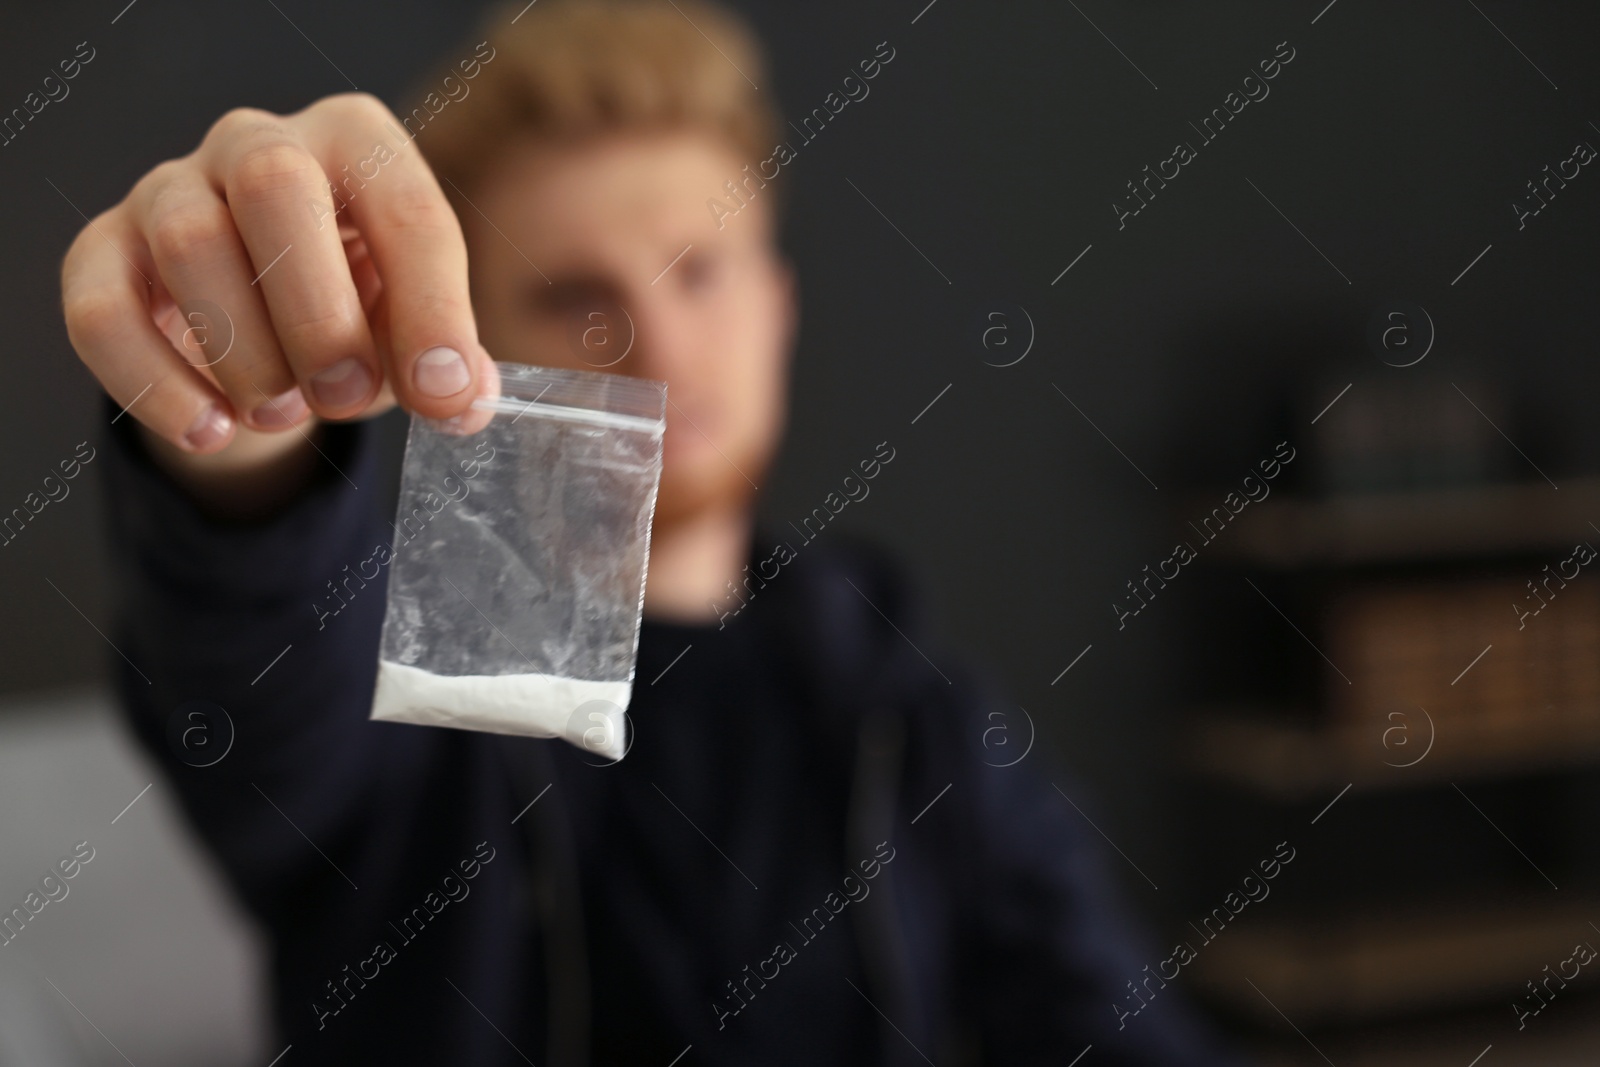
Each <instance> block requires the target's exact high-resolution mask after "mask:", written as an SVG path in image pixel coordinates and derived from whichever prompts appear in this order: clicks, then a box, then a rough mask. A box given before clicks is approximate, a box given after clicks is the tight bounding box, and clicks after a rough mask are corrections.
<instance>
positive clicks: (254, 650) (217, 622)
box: [101, 398, 430, 916]
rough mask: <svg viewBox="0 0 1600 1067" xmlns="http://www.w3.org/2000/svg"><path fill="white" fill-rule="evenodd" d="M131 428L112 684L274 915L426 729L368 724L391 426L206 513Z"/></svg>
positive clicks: (195, 811)
mask: <svg viewBox="0 0 1600 1067" xmlns="http://www.w3.org/2000/svg"><path fill="white" fill-rule="evenodd" d="M103 410H104V411H105V413H106V416H107V419H108V421H109V419H110V417H111V416H112V415H115V414H116V410H117V409H116V406H115V404H114V403H113V402H112V401H110V400H109V398H106V399H105V400H104V405H103ZM135 430H136V427H135V426H134V422H133V420H132V419H120V420H118V421H117V422H115V423H110V425H109V429H106V430H104V431H102V434H101V437H102V442H103V445H104V451H105V453H106V460H105V466H104V470H105V471H106V474H105V484H106V487H107V490H106V491H107V494H108V498H109V499H108V505H109V506H108V508H107V512H108V525H109V530H108V533H109V537H108V542H109V546H110V555H111V562H112V573H113V576H114V581H115V590H114V598H113V600H114V605H115V607H114V620H113V623H112V627H111V628H110V633H109V635H108V636H109V637H110V639H111V641H112V642H113V644H114V645H115V647H116V649H117V654H116V655H113V656H112V657H111V662H112V665H113V668H114V671H115V674H114V686H115V691H116V694H117V697H118V701H119V703H120V705H121V706H122V709H123V711H124V713H125V715H126V716H127V718H128V721H129V723H130V725H131V727H132V729H133V732H134V733H135V734H136V735H137V737H138V738H139V740H140V741H141V743H142V744H143V745H144V747H145V748H146V749H147V750H148V751H149V752H150V754H151V755H152V756H153V758H154V759H155V760H156V762H158V763H159V764H161V766H162V767H163V769H164V770H165V771H166V772H167V774H168V777H169V779H170V781H171V783H172V785H173V787H174V788H175V789H176V791H177V792H178V794H179V798H180V801H181V803H182V804H183V806H184V808H185V810H186V811H187V813H188V816H189V818H190V820H191V821H192V822H193V823H194V825H195V826H196V828H197V829H198V830H199V832H200V834H201V836H202V837H203V838H204V839H205V840H206V842H207V844H208V845H210V846H211V848H212V849H213V850H214V851H215V852H216V853H217V854H218V857H219V859H221V861H222V863H223V866H224V868H225V870H226V871H227V873H228V874H229V876H230V877H231V878H232V879H233V881H234V883H235V885H236V887H237V888H238V889H239V890H240V892H241V894H242V895H243V896H244V897H245V899H246V901H247V902H248V903H250V904H251V905H252V907H254V908H255V909H256V910H257V911H258V913H264V914H268V915H269V916H270V915H271V914H272V913H273V909H275V908H282V907H283V906H284V901H286V900H292V899H293V898H295V897H300V896H302V895H303V894H304V893H307V892H312V891H316V890H317V889H318V888H319V887H320V883H321V881H322V880H327V879H331V880H333V881H335V882H337V881H339V878H340V875H339V874H336V873H335V870H341V871H342V870H349V869H353V867H354V865H355V863H356V860H355V858H354V857H353V855H352V854H353V853H354V852H356V851H357V850H358V849H359V847H360V842H361V839H362V837H363V830H364V826H363V823H364V822H370V821H371V820H373V819H374V818H376V817H377V813H376V812H374V810H373V808H374V805H373V804H372V802H371V795H372V790H373V787H374V782H375V780H376V778H377V776H378V774H379V771H380V768H381V769H382V771H383V772H384V773H387V774H393V773H395V772H396V771H401V772H403V771H404V770H405V768H406V766H407V761H408V760H412V761H414V760H415V759H417V758H419V757H420V755H421V753H422V749H423V746H425V745H426V744H428V743H429V741H430V739H429V738H428V737H427V736H426V734H427V733H428V732H427V731H415V730H413V731H410V732H406V731H404V730H403V729H402V730H396V729H394V728H389V729H384V728H383V726H384V725H386V724H371V723H369V722H368V721H367V720H368V714H369V712H370V708H371V701H372V691H373V686H374V683H375V680H376V673H377V648H378V638H379V634H380V631H381V627H382V619H383V611H384V604H385V588H386V579H387V569H386V568H385V567H382V566H380V565H379V562H378V559H379V556H380V554H379V553H377V552H376V549H377V547H378V546H379V545H380V544H382V545H387V544H388V542H389V540H390V530H389V528H388V525H387V523H386V522H385V521H384V516H383V514H382V511H383V508H382V506H381V501H382V499H383V496H384V494H383V487H384V472H383V470H382V463H381V456H380V453H381V451H382V449H381V448H380V444H381V439H380V433H379V431H380V427H379V426H378V425H376V424H375V421H374V420H366V421H362V422H354V423H342V424H328V425H327V426H326V427H325V428H324V433H323V436H322V439H321V441H320V442H319V448H320V451H321V453H322V456H323V458H324V462H323V463H322V464H321V465H320V467H319V468H318V470H317V472H316V475H315V477H314V480H313V482H312V484H311V485H310V486H309V487H308V488H307V489H306V490H305V491H304V492H303V493H302V494H301V496H299V497H298V498H297V499H296V500H295V501H294V502H292V503H291V504H290V505H289V506H287V507H286V508H284V509H283V510H281V511H279V512H277V513H275V514H274V515H273V516H271V517H270V518H268V519H265V520H262V521H256V522H232V521H224V520H219V519H215V518H211V517H209V516H207V515H206V514H205V513H203V512H202V511H200V510H199V509H198V508H197V507H196V506H195V504H194V503H193V501H192V500H191V498H190V497H189V496H188V495H187V493H186V492H185V491H184V490H183V489H182V487H181V486H179V485H178V484H177V483H176V482H175V481H174V480H173V479H172V478H171V477H170V476H169V475H167V473H166V472H165V471H164V470H163V469H162V468H160V467H159V466H157V465H156V464H155V462H154V461H153V460H152V459H151V457H150V455H149V453H148V452H147V451H146V450H145V448H144V445H143V442H142V440H141V439H140V438H139V436H138V435H137V433H136V432H135ZM381 558H382V559H383V560H385V561H386V560H387V558H388V557H387V553H382V554H381ZM197 710H198V711H201V712H203V713H204V714H202V715H201V716H198V717H196V716H195V715H193V714H192V713H193V712H195V711H197ZM308 840H309V841H311V842H312V843H313V844H314V845H315V846H316V849H317V850H320V851H321V852H322V853H323V854H324V857H325V858H326V860H327V861H328V862H327V863H324V862H323V859H319V858H318V855H317V852H316V851H313V850H312V849H308V848H306V845H305V843H306V841H308ZM341 860H343V861H344V862H343V863H341ZM330 868H332V869H330Z"/></svg>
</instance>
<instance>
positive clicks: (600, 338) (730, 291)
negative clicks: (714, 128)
mask: <svg viewBox="0 0 1600 1067" xmlns="http://www.w3.org/2000/svg"><path fill="white" fill-rule="evenodd" d="M741 168H742V164H741V163H740V162H739V161H738V158H737V156H736V155H735V154H734V153H733V152H732V150H731V149H728V148H726V147H724V146H723V145H722V144H721V142H720V141H717V140H715V139H713V138H709V137H706V136H704V135H700V134H694V133H676V132H669V133H659V134H656V133H652V134H617V135H609V136H606V137H604V138H602V139H594V140H586V141H582V142H577V143H571V144H553V143H548V142H537V141H533V140H528V141H526V142H522V143H512V144H510V145H508V146H507V148H506V150H505V152H504V154H503V156H502V159H501V161H500V162H498V163H497V164H496V166H495V168H494V169H493V170H492V171H491V172H490V173H489V174H488V175H486V177H485V178H484V180H483V181H482V182H480V183H479V184H478V185H477V187H476V188H475V189H473V190H470V191H469V193H468V195H469V196H471V198H472V202H473V205H475V207H476V210H474V208H473V207H467V208H465V209H463V211H462V213H461V214H462V219H461V221H462V226H463V228H464V230H465V232H466V236H467V244H468V248H469V252H470V257H471V258H470V262H471V269H472V291H473V307H474V309H475V311H476V313H477V319H478V331H479V335H480V338H481V339H482V341H483V343H484V345H485V346H486V347H487V348H488V350H489V352H490V354H492V355H493V356H494V358H496V359H499V360H504V361H508V362H515V363H535V364H539V365H542V366H549V367H571V368H576V369H580V370H604V371H607V372H610V373H616V374H627V375H632V376H635V377H640V378H654V379H657V380H660V381H665V382H666V383H667V401H668V403H667V430H666V437H665V440H664V446H663V447H664V459H663V470H662V477H661V491H660V496H659V498H658V501H657V511H656V521H657V523H658V524H660V523H664V522H676V521H680V520H681V519H684V518H688V517H692V516H695V515H700V514H704V513H705V512H706V511H707V510H708V509H715V508H727V507H730V506H734V507H745V506H748V503H749V498H750V495H751V494H752V493H753V492H754V488H753V486H752V484H751V483H752V482H753V481H757V480H758V479H759V478H760V477H761V476H762V474H763V472H764V471H765V470H766V467H767V465H768V463H769V461H770V459H771V457H772V454H773V452H774V451H775V450H776V447H777V443H778V440H779V437H780V436H781V433H782V430H783V421H784V411H785V388H786V383H787V373H788V358H789V352H790V348H791V343H792V340H793V333H794V325H795V299H794V286H793V280H792V274H791V272H790V270H789V268H788V265H787V264H786V263H785V262H784V261H783V260H782V259H781V257H780V256H779V255H778V253H777V250H776V246H775V242H774V237H773V227H772V219H771V212H770V209H769V207H768V204H767V202H766V201H764V200H763V199H762V195H763V194H762V193H761V192H760V191H759V190H757V191H755V192H754V194H753V196H752V197H751V198H750V202H749V204H748V206H746V207H745V208H744V209H743V210H742V211H740V212H739V213H738V214H737V215H736V216H724V218H723V227H722V228H721V229H720V230H719V229H718V228H717V223H716V220H715V219H714V218H713V217H712V213H711V211H710V209H709V208H708V207H707V206H706V202H707V200H708V199H710V198H712V197H719V198H721V199H722V200H723V201H724V202H725V203H727V202H728V200H727V194H726V191H725V190H724V188H723V186H724V183H725V182H727V181H728V180H729V179H734V178H737V177H739V172H740V170H741ZM751 188H752V189H755V185H754V183H752V185H751ZM767 195H768V196H770V193H769V194H767ZM730 206H734V205H730ZM685 249H687V251H685Z"/></svg>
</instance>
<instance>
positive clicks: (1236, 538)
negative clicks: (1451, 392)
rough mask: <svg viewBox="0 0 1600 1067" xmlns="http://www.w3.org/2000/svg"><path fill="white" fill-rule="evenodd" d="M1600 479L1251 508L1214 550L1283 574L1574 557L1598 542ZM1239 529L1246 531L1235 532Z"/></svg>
mask: <svg viewBox="0 0 1600 1067" xmlns="http://www.w3.org/2000/svg"><path fill="white" fill-rule="evenodd" d="M1219 499H1221V494H1217V495H1215V496H1210V497H1196V498H1194V500H1193V501H1191V505H1192V510H1191V511H1189V512H1187V513H1186V514H1184V515H1183V516H1181V520H1182V521H1188V520H1190V519H1195V520H1196V521H1198V518H1199V517H1200V516H1203V515H1204V514H1206V512H1205V511H1204V510H1202V509H1205V508H1209V507H1211V506H1212V505H1213V504H1215V502H1216V501H1217V500H1219ZM1595 515H1600V478H1582V479H1578V478H1575V479H1571V480H1564V481H1563V482H1562V484H1561V487H1560V489H1559V490H1557V489H1554V488H1552V487H1551V486H1550V484H1549V483H1547V482H1531V483H1515V484H1500V485H1485V486H1475V487H1470V488H1457V489H1433V490H1426V491H1408V492H1385V493H1363V494H1350V495H1345V496H1334V497H1327V498H1323V499H1317V500H1309V499H1289V498H1283V497H1280V498H1276V499H1274V498H1268V499H1267V500H1264V501H1262V502H1261V503H1259V504H1249V505H1247V506H1246V507H1245V509H1244V510H1243V511H1241V512H1240V513H1239V515H1238V516H1237V517H1236V521H1233V522H1230V523H1229V525H1228V526H1227V527H1226V528H1224V529H1223V531H1222V533H1221V534H1219V535H1217V537H1216V539H1215V541H1212V542H1207V543H1206V545H1205V548H1204V552H1205V554H1206V556H1207V557H1208V558H1209V559H1211V560H1213V561H1216V562H1221V561H1224V560H1226V561H1228V562H1235V563H1251V564H1255V565H1258V566H1261V567H1266V568H1271V569H1275V570H1287V569H1292V568H1297V567H1338V566H1358V565H1370V564H1386V563H1405V562H1430V563H1431V562H1437V561H1440V560H1444V559H1473V558H1482V557H1489V556H1505V555H1521V554H1527V553H1532V552H1541V551H1549V550H1568V549H1571V548H1572V547H1573V545H1574V544H1576V543H1577V541H1578V540H1581V539H1584V538H1585V534H1586V533H1593V534H1594V535H1595V538H1596V540H1600V531H1596V530H1595V528H1594V527H1593V526H1592V525H1591V522H1592V520H1593V517H1594V516H1595ZM1235 527H1236V528H1235Z"/></svg>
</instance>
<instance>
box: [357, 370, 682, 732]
mask: <svg viewBox="0 0 1600 1067" xmlns="http://www.w3.org/2000/svg"><path fill="white" fill-rule="evenodd" d="M495 366H496V367H497V368H498V370H499V372H500V378H501V396H500V397H498V398H494V399H490V398H485V397H479V398H478V399H477V400H475V401H473V404H474V406H476V407H480V408H487V409H492V410H493V411H494V415H493V417H492V418H491V419H490V421H489V424H488V425H487V426H486V427H485V428H484V429H482V430H480V431H479V432H477V433H475V434H470V435H461V434H454V433H450V432H447V431H445V430H442V429H440V428H439V424H438V423H436V422H435V421H434V420H431V419H427V418H424V417H420V416H416V415H413V416H412V420H411V429H410V432H409V434H408V436H407V438H406V451H405V460H404V464H403V467H402V471H401V485H400V501H399V507H398V511H397V514H396V517H395V523H394V532H395V543H394V548H393V562H392V565H391V569H390V574H389V591H388V605H387V610H386V613H385V615H384V621H383V636H382V642H381V645H380V651H379V662H378V681H377V689H376V691H375V693H374V696H373V705H372V718H374V719H382V720H387V721H389V722H409V723H419V724H423V725H430V726H453V727H457V728H459V729H466V730H484V731H488V732H491V733H503V734H522V735H527V736H533V737H564V738H566V739H567V740H568V741H570V742H572V743H573V744H575V745H578V746H580V747H582V748H584V749H585V750H586V751H589V752H594V753H596V754H598V755H601V756H604V757H606V758H608V759H612V760H616V759H621V758H622V756H623V754H624V753H625V752H626V751H627V743H626V736H627V724H626V719H625V713H626V710H627V707H628V699H629V696H630V695H631V693H632V691H633V673H634V665H635V661H636V657H637V654H638V643H639V619H640V614H641V611H642V609H643V601H644V581H645V571H646V566H647V564H648V561H649V552H650V522H651V518H652V516H653V515H654V513H655V500H656V490H657V488H658V486H659V484H660V478H661V441H662V433H663V431H664V429H665V426H666V421H665V415H666V384H665V383H664V382H654V381H647V380H645V379H641V378H629V377H624V376H622V375H617V374H600V373H595V372H592V371H576V370H557V369H552V368H548V367H535V366H529V365H526V364H520V363H502V362H498V361H497V362H496V364H495Z"/></svg>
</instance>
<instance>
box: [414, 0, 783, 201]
mask: <svg viewBox="0 0 1600 1067" xmlns="http://www.w3.org/2000/svg"><path fill="white" fill-rule="evenodd" d="M476 37H477V39H478V40H483V39H487V42H488V45H489V48H490V49H491V50H492V51H490V52H488V53H484V52H483V50H482V48H481V47H480V49H479V58H480V59H482V58H483V56H484V55H485V54H487V55H488V56H489V57H490V58H489V59H488V60H487V61H484V62H482V63H481V65H479V67H478V70H477V72H476V74H475V75H474V76H473V77H472V78H471V80H470V82H466V83H464V84H466V85H467V86H469V93H468V95H466V96H463V97H461V98H460V100H459V103H458V104H455V105H453V106H451V107H450V109H449V113H446V114H441V115H439V116H438V119H437V120H436V121H432V122H429V123H427V125H426V127H425V128H423V129H420V130H417V131H416V132H415V134H414V136H415V137H416V142H417V145H418V146H419V147H420V148H421V149H422V152H423V155H424V156H425V157H426V159H427V160H428V163H429V165H430V166H432V167H433V170H434V173H435V174H437V175H439V176H440V179H441V180H440V184H441V185H442V186H443V187H444V191H445V193H446V194H447V195H449V196H451V197H452V199H454V198H455V197H456V196H457V195H458V193H459V191H460V190H465V189H467V188H469V187H470V186H472V185H473V184H474V183H475V182H476V181H477V180H478V178H479V177H480V176H481V175H482V174H483V173H484V172H485V171H486V170H487V169H488V168H489V167H490V166H491V165H492V164H493V162H494V160H495V157H496V155H497V153H498V152H499V151H500V150H501V148H502V147H503V146H504V145H505V144H506V142H507V141H508V140H510V139H511V138H513V137H516V136H518V135H533V136H535V137H538V138H549V139H552V140H576V139H582V138H585V137H590V136H594V135H597V134H607V133H616V132H628V131H638V132H656V131H662V130H686V131H693V132H701V133H708V134H711V135H713V136H715V137H717V138H720V139H721V140H722V141H723V142H724V143H726V144H727V145H729V146H730V147H731V148H733V149H734V151H735V152H737V153H738V155H739V157H740V158H741V159H742V160H746V159H747V160H751V161H755V160H759V159H762V158H764V157H765V156H767V155H768V154H769V153H770V152H771V150H772V146H773V145H774V144H775V143H776V142H777V141H778V139H779V131H780V129H781V127H782V120H781V118H780V116H779V114H778V111H777V109H776V108H775V107H773V106H771V105H769V104H768V102H767V101H768V100H769V99H770V89H768V90H758V89H756V88H754V86H755V85H759V84H761V82H762V81H764V80H765V63H764V60H763V56H762V52H761V46H760V44H759V42H758V41H757V38H756V36H755V34H754V32H753V31H752V30H751V29H750V27H749V26H748V25H747V24H745V23H744V22H743V21H742V20H741V19H740V18H738V17H737V16H735V15H734V14H732V13H731V12H729V11H727V10H726V9H724V8H721V7H718V6H714V5H713V4H711V3H708V2H705V0H672V2H671V3H668V2H667V0H538V2H537V3H536V4H534V5H532V6H531V7H530V6H529V5H527V4H526V3H525V2H524V0H512V2H510V3H507V4H505V5H503V6H502V7H499V8H497V9H494V10H493V11H491V13H490V15H489V17H488V18H487V19H486V20H485V22H484V23H483V26H482V28H481V29H480V32H479V33H478V34H477V35H476ZM462 51H463V54H465V51H464V50H462ZM450 58H451V59H454V58H455V57H450ZM458 66H460V65H459V64H457V65H452V66H449V67H447V68H442V69H445V70H447V71H448V73H442V74H436V76H435V77H434V78H432V79H431V81H430V82H429V83H425V85H424V91H429V90H430V89H432V88H433V87H434V86H437V85H439V84H440V83H441V82H442V81H443V80H444V79H445V78H454V79H455V80H456V82H457V83H458V84H462V82H461V78H462V72H463V71H465V70H466V69H467V68H466V67H464V66H460V70H458ZM419 95H420V94H419ZM407 125H408V128H409V127H410V125H411V124H410V123H409V122H408V123H407ZM452 186H454V188H452Z"/></svg>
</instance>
